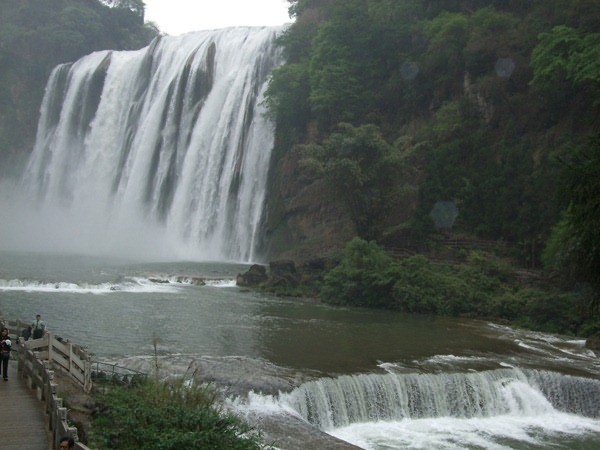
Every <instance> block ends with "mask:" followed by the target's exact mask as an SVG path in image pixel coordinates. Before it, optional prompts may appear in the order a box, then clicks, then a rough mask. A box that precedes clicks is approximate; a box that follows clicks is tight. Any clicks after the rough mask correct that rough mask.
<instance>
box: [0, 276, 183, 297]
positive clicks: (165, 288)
mask: <svg viewBox="0 0 600 450" xmlns="http://www.w3.org/2000/svg"><path fill="white" fill-rule="evenodd" d="M0 291H23V292H39V293H67V294H111V293H115V292H128V293H134V294H141V293H150V292H162V293H169V292H177V288H176V287H173V286H171V285H169V284H161V283H159V284H157V283H153V282H152V281H150V280H149V279H147V278H131V279H128V280H125V281H123V282H121V283H100V284H88V283H77V284H76V283H69V282H66V281H57V282H41V281H35V280H19V279H12V280H3V279H0Z"/></svg>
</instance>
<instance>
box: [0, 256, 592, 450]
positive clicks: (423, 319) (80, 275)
mask: <svg viewBox="0 0 600 450" xmlns="http://www.w3.org/2000/svg"><path fill="white" fill-rule="evenodd" d="M247 268H248V266H247V265H241V264H226V263H196V262H174V261H172V262H136V261H128V260H124V259H108V258H93V257H87V256H73V255H67V254H36V253H17V252H0V312H1V313H2V314H3V315H4V317H9V318H21V319H24V320H29V319H31V320H33V317H34V316H35V314H37V313H39V314H41V315H42V318H43V320H44V321H45V322H46V324H47V326H48V328H49V329H50V330H52V332H54V333H56V334H58V335H60V336H62V337H63V338H67V339H70V340H72V341H74V342H76V343H79V344H81V345H82V346H84V347H86V348H87V349H88V350H89V351H90V352H91V353H92V354H93V355H94V359H96V360H101V361H110V362H118V363H120V364H126V365H129V366H131V367H133V368H136V369H140V370H147V371H150V370H151V368H152V366H153V364H155V362H156V361H159V362H160V366H161V367H162V371H163V373H166V374H167V375H169V376H178V375H181V374H183V373H185V372H186V371H189V369H190V367H200V368H201V370H202V371H204V374H205V376H208V375H210V378H211V379H213V380H217V381H219V382H220V383H222V384H223V383H224V384H228V383H229V384H230V385H231V386H234V388H232V389H231V392H230V393H231V395H232V397H231V405H233V407H234V408H236V409H237V410H238V412H239V413H240V414H246V415H247V416H248V417H251V416H253V417H255V416H256V415H257V414H259V415H262V416H263V417H264V416H269V415H271V416H276V415H287V416H289V417H292V416H293V417H294V418H295V419H296V420H302V421H308V422H310V423H311V424H312V425H314V426H315V427H317V428H319V429H321V430H323V431H325V432H327V433H329V434H330V435H332V436H336V437H338V438H340V439H343V440H346V441H348V442H351V443H353V444H354V445H357V446H359V447H362V448H365V449H392V448H414V449H416V448H423V449H425V448H427V449H431V448H442V449H463V448H497V449H512V448H515V449H517V448H549V447H551V448H580V449H587V448H589V449H591V448H597V447H598V446H600V381H599V379H600V360H599V359H598V358H597V357H596V356H595V355H594V354H593V353H592V352H591V351H589V350H587V349H585V348H584V345H583V344H584V342H583V341H582V340H579V339H573V338H569V337H564V336H555V335H549V334H543V333H533V332H525V331H519V330H514V329H511V328H508V327H505V326H500V325H497V324H492V323H487V322H481V321H472V320H465V319H454V318H437V317H428V316H416V315H415V316H413V315H405V314H400V313H395V312H389V311H373V310H367V309H356V308H339V307H330V306H326V305H322V304H320V303H318V302H317V301H315V300H312V299H289V298H279V297H274V296H271V295H267V294H264V293H260V292H256V291H252V290H246V289H241V288H239V287H237V286H236V285H235V276H236V275H237V274H238V273H240V272H243V271H245V270H247ZM200 279H203V280H205V282H206V284H204V285H202V283H199V280H200ZM248 393H249V395H246V394H248ZM235 394H244V395H242V396H241V397H239V398H237V397H235Z"/></svg>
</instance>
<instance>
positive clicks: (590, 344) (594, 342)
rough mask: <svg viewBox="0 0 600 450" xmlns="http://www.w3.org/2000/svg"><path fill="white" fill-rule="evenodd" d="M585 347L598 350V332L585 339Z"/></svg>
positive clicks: (599, 339)
mask: <svg viewBox="0 0 600 450" xmlns="http://www.w3.org/2000/svg"><path fill="white" fill-rule="evenodd" d="M585 347H586V348H589V349H590V350H594V351H600V333H599V334H595V335H593V336H590V337H589V338H587V339H586V341H585Z"/></svg>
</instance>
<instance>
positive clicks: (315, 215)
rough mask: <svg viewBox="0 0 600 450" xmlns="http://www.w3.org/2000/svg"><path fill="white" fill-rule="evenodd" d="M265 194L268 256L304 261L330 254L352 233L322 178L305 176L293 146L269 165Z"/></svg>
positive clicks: (344, 213)
mask: <svg viewBox="0 0 600 450" xmlns="http://www.w3.org/2000/svg"><path fill="white" fill-rule="evenodd" d="M273 173H274V175H273V177H272V182H271V187H270V189H269V194H268V197H269V198H268V222H267V236H266V238H267V240H268V242H269V249H268V257H269V259H271V260H276V259H292V260H294V261H296V262H300V263H301V262H304V261H307V260H310V259H313V258H317V257H324V256H329V255H332V254H334V253H336V252H338V251H339V250H341V249H342V248H343V247H344V244H345V243H346V242H347V241H348V240H349V239H351V238H352V237H353V236H355V235H356V232H355V229H354V225H353V224H352V222H351V221H350V219H349V217H348V215H347V213H346V212H345V210H344V208H343V207H342V205H341V204H340V203H339V202H337V201H336V199H335V198H334V197H333V194H332V192H331V190H330V189H329V187H328V186H327V184H326V183H325V181H324V180H315V179H313V178H311V177H310V176H308V175H307V174H306V173H305V171H304V170H303V169H302V167H301V165H300V154H299V151H298V150H297V148H293V149H292V150H290V151H289V152H288V153H287V154H286V155H284V156H283V157H282V158H281V159H280V160H279V161H278V162H277V163H276V165H275V167H273Z"/></svg>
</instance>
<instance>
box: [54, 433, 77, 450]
mask: <svg viewBox="0 0 600 450" xmlns="http://www.w3.org/2000/svg"><path fill="white" fill-rule="evenodd" d="M58 448H59V450H70V449H74V448H75V440H74V439H73V438H72V437H71V436H63V437H61V438H60V441H59V444H58Z"/></svg>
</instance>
